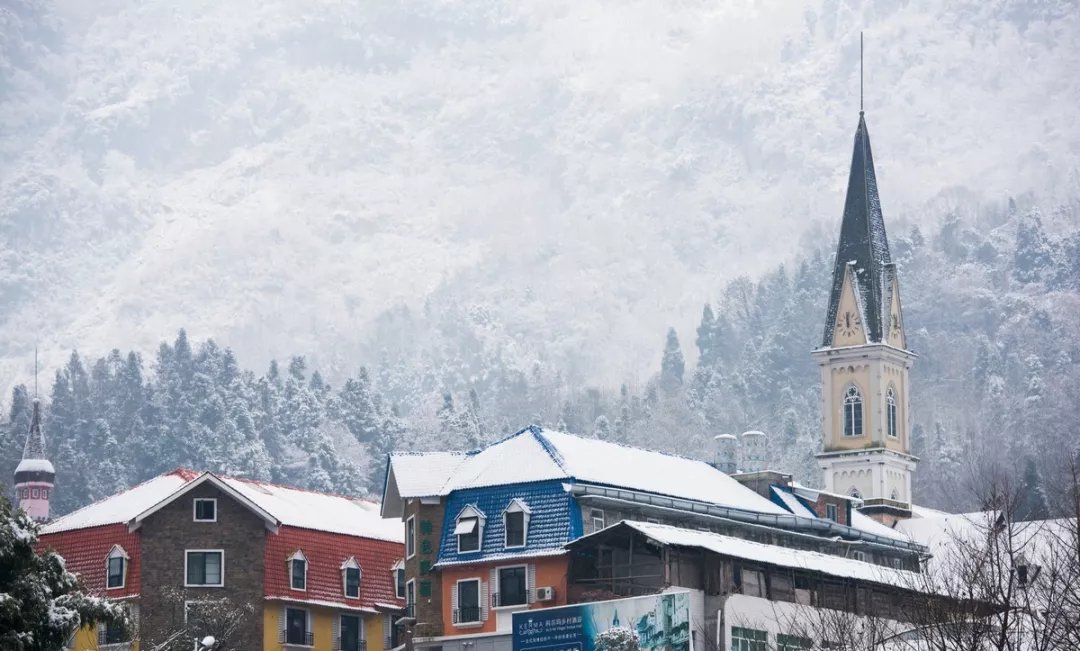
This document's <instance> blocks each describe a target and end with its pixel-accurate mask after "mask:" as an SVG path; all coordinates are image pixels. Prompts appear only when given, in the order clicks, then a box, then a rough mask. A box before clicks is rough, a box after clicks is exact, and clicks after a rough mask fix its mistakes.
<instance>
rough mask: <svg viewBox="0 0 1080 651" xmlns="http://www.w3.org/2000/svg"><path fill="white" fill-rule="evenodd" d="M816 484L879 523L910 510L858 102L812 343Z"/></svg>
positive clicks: (889, 297) (901, 351)
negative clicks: (816, 374) (816, 376)
mask: <svg viewBox="0 0 1080 651" xmlns="http://www.w3.org/2000/svg"><path fill="white" fill-rule="evenodd" d="M812 355H813V357H814V360H815V361H816V362H817V363H818V365H819V366H820V367H821V397H822V409H821V413H822V416H823V418H822V421H823V422H822V432H823V436H824V450H823V451H822V452H821V454H819V455H817V458H818V461H819V462H820V465H821V469H822V470H823V471H824V472H825V488H826V490H829V491H832V492H836V493H844V494H848V495H853V496H855V497H859V498H862V499H863V500H864V505H863V507H862V509H861V510H862V512H863V513H866V514H867V515H870V516H872V517H874V518H875V519H877V520H879V521H881V522H884V523H886V524H892V523H893V522H894V521H895V520H897V519H899V518H906V517H910V516H911V474H912V472H913V471H914V470H915V465H916V463H917V462H918V459H917V458H916V457H914V456H912V455H911V436H910V425H909V421H908V401H909V396H910V381H909V378H908V371H909V369H910V368H911V364H912V362H913V361H914V359H915V354H914V353H912V352H911V351H910V350H908V349H907V337H906V335H905V332H904V318H903V313H902V311H901V307H900V286H899V283H898V280H897V275H896V265H895V264H893V262H892V261H891V259H890V257H889V242H888V239H887V238H886V236H885V221H884V219H883V218H882V214H881V203H880V201H879V198H878V187H877V178H876V177H875V175H874V158H873V156H872V155H871V152H870V134H869V132H868V131H867V129H866V119H865V117H864V115H863V112H862V111H859V126H858V128H857V129H856V130H855V150H854V152H853V153H852V156H851V174H850V176H849V177H848V188H847V198H846V200H845V202H844V216H843V221H842V223H841V226H840V243H839V245H838V246H837V249H836V259H835V262H834V268H833V281H832V289H831V294H830V296H829V310H828V312H827V313H826V316H825V333H824V336H823V338H822V342H821V347H820V348H818V349H817V350H815V351H814V352H813V353H812Z"/></svg>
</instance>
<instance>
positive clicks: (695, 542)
mask: <svg viewBox="0 0 1080 651" xmlns="http://www.w3.org/2000/svg"><path fill="white" fill-rule="evenodd" d="M618 526H626V527H630V528H632V529H634V530H636V531H638V532H640V533H642V534H644V535H645V536H648V537H649V538H650V539H652V540H654V541H656V542H657V543H659V544H662V545H676V546H679V547H696V548H699V549H705V550H708V551H711V552H713V553H716V554H721V555H724V556H731V557H734V558H741V559H745V560H749V561H757V562H759V563H767V564H769V565H776V566H779V567H789V568H792V569H797V570H807V571H809V572H820V573H822V574H827V575H829V576H835V577H839V578H844V579H856V580H859V581H868V582H872V583H880V584H883V585H890V586H895V587H900V588H911V589H917V588H918V587H919V586H921V585H922V582H921V579H920V577H919V575H918V574H917V573H915V572H910V571H907V570H896V569H893V568H889V567H882V566H880V565H874V564H872V563H867V562H864V561H857V560H855V559H853V558H843V557H841V556H831V555H829V554H823V553H821V552H815V551H808V550H804V549H794V548H791V547H781V546H779V545H767V544H765V543H759V542H753V541H750V540H743V539H742V538H735V537H733V536H725V535H723V534H718V533H712V532H709V531H698V530H696V529H682V528H680V527H673V526H670V525H666V524H654V523H651V522H637V521H633V520H624V521H623V522H620V523H619V524H616V525H612V527H618ZM612 527H608V528H607V529H603V530H601V531H598V532H596V533H593V534H590V535H588V536H585V537H584V538H580V539H578V541H575V542H574V543H571V544H574V545H576V544H579V543H580V542H581V541H585V540H588V539H589V538H591V537H593V536H596V535H599V534H602V533H603V532H605V531H609V530H610V529H611V528H612Z"/></svg>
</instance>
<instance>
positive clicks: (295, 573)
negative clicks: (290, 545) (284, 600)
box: [287, 549, 308, 591]
mask: <svg viewBox="0 0 1080 651" xmlns="http://www.w3.org/2000/svg"><path fill="white" fill-rule="evenodd" d="M307 566H308V562H307V556H304V552H303V551H302V550H299V549H298V550H296V551H295V552H293V554H292V556H290V557H289V558H288V568H287V569H288V570H289V588H290V589H292V590H304V591H307Z"/></svg>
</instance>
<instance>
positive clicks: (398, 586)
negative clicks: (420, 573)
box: [390, 559, 405, 599]
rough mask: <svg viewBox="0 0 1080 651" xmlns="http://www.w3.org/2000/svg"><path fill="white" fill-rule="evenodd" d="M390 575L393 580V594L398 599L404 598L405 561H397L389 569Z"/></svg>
mask: <svg viewBox="0 0 1080 651" xmlns="http://www.w3.org/2000/svg"><path fill="white" fill-rule="evenodd" d="M390 573H391V574H392V575H393V579H394V594H395V595H397V598H398V599H404V598H405V561H403V560H400V559H399V560H398V562H396V563H394V566H393V567H391V568H390Z"/></svg>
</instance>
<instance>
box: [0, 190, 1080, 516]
mask: <svg viewBox="0 0 1080 651" xmlns="http://www.w3.org/2000/svg"><path fill="white" fill-rule="evenodd" d="M938 223H939V226H938V227H937V228H936V229H935V230H934V231H933V232H929V231H927V232H924V231H922V230H920V229H919V228H917V227H906V228H904V227H897V228H896V229H895V231H894V232H893V233H892V234H891V237H890V246H891V249H892V256H893V260H894V261H895V262H897V264H898V266H899V269H900V279H901V292H902V297H903V301H904V310H905V324H906V326H907V328H908V342H909V345H910V347H911V348H912V349H913V350H914V351H915V352H916V353H917V354H918V355H919V358H918V360H917V361H916V363H915V366H914V369H913V372H912V383H913V395H912V398H911V405H912V422H913V429H912V441H913V446H914V448H915V449H914V453H915V454H916V455H918V456H919V457H920V458H921V459H922V461H921V463H920V466H919V470H918V472H917V474H916V485H915V496H916V501H917V502H919V503H921V504H925V505H927V506H931V507H938V508H944V509H950V510H963V509H971V508H975V507H977V506H978V504H975V503H973V501H972V500H973V497H972V493H971V492H969V491H968V490H967V487H968V486H969V485H970V484H971V482H972V481H973V480H977V478H978V476H979V475H980V473H984V472H987V471H988V469H989V468H991V467H995V466H997V467H1000V468H1003V469H1005V470H1006V471H1007V472H1009V473H1012V474H1013V476H1014V477H1015V478H1016V479H1017V481H1018V482H1021V483H1022V484H1023V485H1024V486H1025V488H1030V489H1031V490H1030V491H1027V493H1028V494H1030V495H1031V496H1032V501H1031V503H1030V504H1029V505H1028V507H1027V508H1028V509H1029V512H1030V513H1031V514H1032V515H1045V514H1046V508H1047V507H1046V503H1047V502H1048V501H1049V503H1053V501H1054V500H1052V499H1049V500H1048V496H1049V497H1052V495H1051V493H1053V491H1055V490H1056V485H1055V482H1054V481H1053V479H1052V478H1053V477H1056V476H1058V473H1060V472H1061V467H1060V466H1061V464H1062V463H1063V462H1065V461H1068V460H1069V459H1075V458H1076V455H1077V453H1078V445H1080V419H1077V417H1076V410H1077V408H1080V318H1078V317H1080V226H1078V223H1080V205H1078V204H1073V205H1066V206H1063V207H1059V208H1057V209H1055V210H1054V211H1053V212H1051V213H1048V214H1043V213H1041V212H1040V211H1039V210H1038V208H1036V207H1033V206H1024V207H1023V208H1022V209H1018V208H1017V206H1016V203H1014V202H1013V201H1012V200H1009V202H1008V204H1007V205H1001V206H991V207H981V208H979V209H978V210H971V211H966V212H965V211H960V210H950V211H948V212H947V214H945V216H944V217H943V218H942V219H941V220H940V221H939V222H938ZM831 262H832V250H831V247H827V248H826V247H823V248H821V249H819V250H817V251H813V252H810V253H809V254H808V255H807V256H806V257H805V258H803V259H801V260H798V261H796V262H795V263H794V264H791V265H780V266H777V267H776V268H775V269H773V270H771V271H770V272H768V273H766V274H764V275H762V276H761V277H760V278H759V279H757V280H751V279H750V278H747V277H739V278H735V279H733V280H730V281H728V282H726V283H724V284H722V285H721V286H719V287H717V288H716V294H715V296H714V297H712V299H711V300H709V301H708V302H707V303H706V304H705V305H704V307H703V309H702V316H701V320H700V325H699V326H698V327H697V329H696V332H682V333H678V332H676V331H675V330H674V329H671V330H669V331H668V332H666V333H664V332H658V333H657V344H658V345H657V356H656V359H657V371H656V373H655V374H654V375H653V376H652V377H651V378H650V379H649V380H648V381H647V382H643V383H638V382H627V383H625V384H623V385H622V386H600V385H598V384H591V383H589V382H581V381H578V380H576V379H575V380H570V379H567V377H566V376H565V374H564V373H563V372H562V370H561V369H560V368H557V367H555V365H553V364H550V363H548V362H546V361H545V360H544V359H543V358H542V357H541V358H540V359H535V360H533V361H531V362H529V363H522V362H521V361H520V360H521V358H522V356H521V355H520V354H519V350H518V348H519V347H520V343H521V342H519V341H516V340H515V335H514V334H513V328H512V327H511V326H510V325H507V324H501V323H499V322H497V320H495V319H493V318H492V316H491V311H490V310H488V309H487V308H486V307H485V305H483V304H480V303H477V302H471V301H470V300H469V298H468V296H460V295H457V294H456V293H454V292H450V291H446V292H440V291H436V292H435V293H433V294H432V295H431V296H430V297H429V299H428V300H427V302H426V303H425V305H424V306H423V308H422V309H418V310H410V309H408V308H405V307H401V308H397V309H393V310H390V311H388V312H386V313H384V314H383V315H381V316H380V317H379V318H378V321H377V324H378V325H377V327H376V328H375V329H374V332H373V334H371V336H370V339H369V340H368V341H365V342H363V350H365V351H367V353H366V359H364V360H358V364H357V370H356V372H355V373H354V374H352V375H351V376H350V377H347V378H340V379H336V380H335V381H334V382H333V383H331V382H330V381H328V380H327V379H326V378H325V377H324V376H323V375H322V374H320V372H319V370H318V369H316V368H311V367H310V366H309V364H308V363H307V362H306V360H305V357H304V356H303V355H302V354H299V352H300V351H298V354H297V355H296V356H294V357H291V358H290V359H286V360H282V361H281V363H278V362H274V363H272V364H270V366H269V368H268V369H266V370H265V371H264V372H262V373H261V374H259V373H256V372H254V371H252V370H250V369H246V368H244V367H243V366H242V364H241V360H238V359H237V358H236V356H235V355H234V354H233V352H232V351H231V350H230V349H229V348H226V347H222V346H221V345H219V344H218V343H216V342H215V341H213V340H206V341H198V342H196V341H190V340H189V339H188V336H187V334H186V333H185V332H184V330H180V331H179V333H178V335H177V336H176V338H175V340H173V341H172V342H166V343H162V344H161V345H160V347H159V348H158V350H157V351H156V352H155V353H152V354H146V353H144V352H143V351H126V352H125V351H122V350H119V349H117V350H113V351H112V352H110V353H108V354H106V355H104V356H100V357H89V356H86V355H85V351H83V352H76V351H72V352H71V355H70V359H69V361H68V362H67V364H66V365H65V366H64V367H63V368H61V369H59V370H57V371H56V373H55V377H54V378H53V379H52V381H51V382H50V383H48V386H47V387H46V389H47V390H43V392H42V393H43V395H42V401H43V403H44V408H45V410H44V419H45V420H44V426H45V431H46V436H47V441H48V445H49V448H50V450H51V454H52V460H53V462H54V465H55V466H56V470H57V490H56V492H55V500H54V502H55V509H56V512H57V513H64V512H68V511H70V510H72V509H75V508H77V507H79V506H81V505H83V504H86V503H88V502H90V501H93V500H95V499H98V498H101V497H103V496H106V495H109V494H111V493H113V492H116V491H118V490H121V489H123V488H124V487H126V486H130V485H132V484H134V483H137V482H140V481H143V480H145V479H148V478H150V477H152V476H154V475H156V474H159V473H161V472H163V471H166V470H169V469H171V468H174V467H177V466H187V467H192V468H198V469H208V470H214V471H218V472H222V473H226V474H231V475H243V476H247V477H252V478H257V479H265V480H272V481H276V482H285V483H290V484H295V485H299V486H303V487H308V488H311V489H316V490H324V491H335V492H341V493H347V494H365V493H369V494H372V495H374V496H376V497H377V496H378V493H379V491H380V490H381V485H382V480H383V472H384V460H385V455H386V453H387V452H389V451H390V450H394V449H438V448H449V449H473V448H476V447H479V446H482V445H484V444H486V443H489V442H491V441H494V440H497V439H500V438H502V437H504V436H506V435H509V434H512V433H513V432H515V431H517V430H519V429H521V428H522V427H525V426H527V425H529V424H531V423H538V424H542V425H544V426H547V427H553V428H558V429H562V430H566V431H570V432H575V433H580V434H584V435H588V436H595V437H599V438H603V439H608V440H613V441H618V442H624V443H628V444H632V445H637V446H643V447H649V448H653V449H659V450H663V451H668V452H674V453H679V454H683V455H687V456H693V457H698V458H709V457H710V455H711V453H712V439H713V436H715V435H716V434H720V433H739V432H741V431H745V430H748V429H758V430H762V431H765V432H766V433H767V434H768V435H769V450H770V466H771V467H773V468H776V469H782V470H786V471H789V472H793V473H794V474H795V476H796V478H797V479H798V480H799V481H801V482H803V483H806V484H809V485H817V484H819V483H820V472H819V471H818V469H817V466H816V463H815V460H814V458H813V455H814V453H815V452H817V451H818V450H819V449H820V446H821V442H820V432H819V427H820V405H819V394H820V390H819V374H818V370H817V367H816V366H815V365H814V363H813V361H812V360H811V358H810V356H809V351H810V350H812V349H813V348H815V347H816V346H818V345H820V342H821V335H822V321H823V317H824V313H825V302H826V298H827V287H828V283H829V276H830V273H831V269H832V264H831ZM522 318H528V315H522ZM563 345H565V342H563ZM577 345H579V346H581V347H583V348H584V347H588V346H589V342H587V341H581V342H578V344H577ZM532 347H533V348H538V349H540V350H542V349H543V347H542V346H537V345H535V344H534V345H533V346H532ZM689 347H692V348H693V350H692V351H691V350H687V353H689V354H685V353H684V349H687V348H689ZM688 357H689V358H691V359H693V360H696V362H695V363H690V362H688V360H687V358H688ZM359 361H362V362H363V364H364V365H363V366H360V365H359ZM31 400H32V395H31V392H30V391H28V389H27V387H26V386H25V385H19V386H17V387H16V388H15V389H14V392H13V394H12V396H11V403H10V409H9V416H8V419H7V424H6V426H5V427H0V477H4V478H8V477H11V474H12V472H13V471H14V467H15V465H16V464H17V463H18V459H19V457H20V453H21V446H22V442H23V440H24V437H25V432H26V429H27V427H28V425H29V418H30V411H31Z"/></svg>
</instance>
